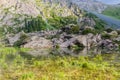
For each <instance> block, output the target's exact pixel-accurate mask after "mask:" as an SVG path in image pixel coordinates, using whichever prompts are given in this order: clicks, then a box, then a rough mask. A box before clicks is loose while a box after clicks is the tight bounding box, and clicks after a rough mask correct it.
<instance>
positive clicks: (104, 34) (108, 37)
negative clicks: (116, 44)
mask: <svg viewBox="0 0 120 80" xmlns="http://www.w3.org/2000/svg"><path fill="white" fill-rule="evenodd" d="M101 37H102V38H103V39H111V35H110V34H107V33H103V34H102V35H101Z"/></svg>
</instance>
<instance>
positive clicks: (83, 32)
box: [82, 28, 97, 35]
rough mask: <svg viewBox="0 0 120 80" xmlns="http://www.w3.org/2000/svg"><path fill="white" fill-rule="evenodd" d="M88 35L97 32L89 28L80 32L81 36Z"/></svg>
mask: <svg viewBox="0 0 120 80" xmlns="http://www.w3.org/2000/svg"><path fill="white" fill-rule="evenodd" d="M89 33H92V34H96V33H97V32H96V31H95V30H94V29H90V28H86V29H85V30H83V31H82V34H83V35H86V34H89Z"/></svg>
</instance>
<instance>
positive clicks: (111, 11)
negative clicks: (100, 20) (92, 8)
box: [103, 6, 120, 19]
mask: <svg viewBox="0 0 120 80" xmlns="http://www.w3.org/2000/svg"><path fill="white" fill-rule="evenodd" d="M103 14H105V15H108V16H112V17H114V18H117V19H120V7H119V6H118V7H115V6H113V7H108V8H106V9H105V10H104V11H103Z"/></svg>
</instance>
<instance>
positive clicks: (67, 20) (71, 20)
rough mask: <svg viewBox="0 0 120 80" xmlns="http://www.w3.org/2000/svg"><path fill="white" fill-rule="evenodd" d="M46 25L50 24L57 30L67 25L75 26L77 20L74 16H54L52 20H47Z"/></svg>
mask: <svg viewBox="0 0 120 80" xmlns="http://www.w3.org/2000/svg"><path fill="white" fill-rule="evenodd" d="M48 24H50V25H51V26H53V27H54V28H56V29H59V28H61V27H64V26H65V25H68V24H77V18H76V17H74V16H67V17H60V16H54V17H52V18H48Z"/></svg>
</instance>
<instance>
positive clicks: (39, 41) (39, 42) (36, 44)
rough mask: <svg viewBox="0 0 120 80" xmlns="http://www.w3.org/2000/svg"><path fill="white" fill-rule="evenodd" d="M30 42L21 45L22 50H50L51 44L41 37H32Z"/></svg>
mask: <svg viewBox="0 0 120 80" xmlns="http://www.w3.org/2000/svg"><path fill="white" fill-rule="evenodd" d="M31 39H32V40H31V41H30V42H28V43H26V44H25V45H23V47H24V48H32V49H41V48H52V42H51V41H50V40H47V39H45V38H43V37H38V36H33V37H31Z"/></svg>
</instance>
